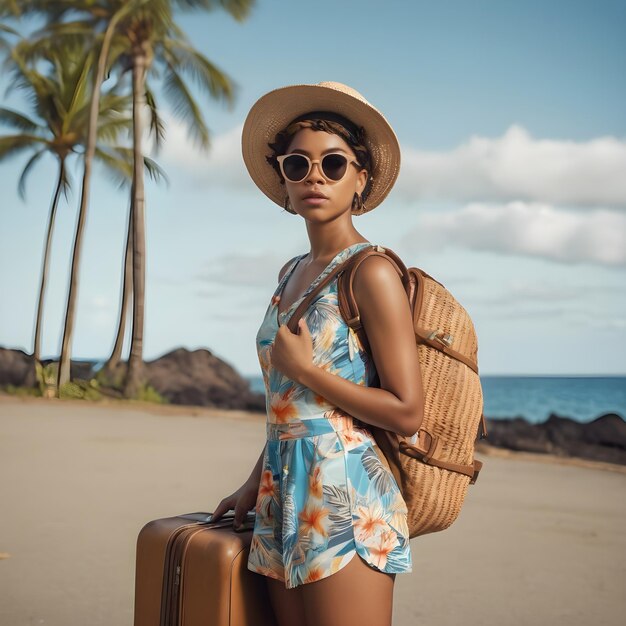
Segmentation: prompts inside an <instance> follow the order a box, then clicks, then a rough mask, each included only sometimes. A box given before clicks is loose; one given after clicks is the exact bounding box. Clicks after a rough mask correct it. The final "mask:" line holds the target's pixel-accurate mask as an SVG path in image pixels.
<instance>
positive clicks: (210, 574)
mask: <svg viewBox="0 0 626 626" xmlns="http://www.w3.org/2000/svg"><path fill="white" fill-rule="evenodd" d="M208 516H209V513H205V512H198V513H185V514H183V515H177V516H175V517H165V518H162V519H157V520H153V521H151V522H148V523H147V524H146V525H145V526H144V527H143V528H142V529H141V531H140V532H139V536H138V538H137V555H136V568H135V621H134V626H252V625H254V626H276V620H275V618H274V613H273V611H272V608H271V605H270V599H269V595H268V593H267V587H266V582H265V580H264V577H263V576H261V575H260V574H257V573H255V572H252V571H250V570H249V569H248V567H247V564H248V554H249V552H250V542H251V541H252V529H253V528H254V519H255V513H254V511H251V512H249V513H248V515H247V516H246V518H245V520H244V524H243V526H242V528H241V530H239V531H235V530H234V529H233V518H234V512H233V511H232V510H231V512H228V513H225V514H224V515H223V516H222V517H221V518H220V519H219V520H218V521H217V522H214V523H209V522H207V521H206V520H207V517H208Z"/></svg>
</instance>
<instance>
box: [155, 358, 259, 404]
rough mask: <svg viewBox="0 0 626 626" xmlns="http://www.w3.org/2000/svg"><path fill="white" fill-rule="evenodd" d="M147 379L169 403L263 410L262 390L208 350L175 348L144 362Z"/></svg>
mask: <svg viewBox="0 0 626 626" xmlns="http://www.w3.org/2000/svg"><path fill="white" fill-rule="evenodd" d="M145 373H146V377H147V380H148V382H149V383H150V384H151V385H152V386H153V387H154V388H155V389H156V390H157V391H158V392H159V393H160V394H161V395H162V396H164V397H166V398H167V399H168V400H169V401H170V402H172V403H173V404H192V405H196V406H198V405H200V406H212V407H220V408H225V409H241V410H245V411H259V412H265V396H264V394H259V393H254V392H252V391H250V384H249V383H248V381H247V380H245V379H244V378H242V377H241V376H240V375H239V374H238V373H237V372H236V371H235V369H233V368H232V367H231V366H230V365H228V364H227V363H225V362H224V361H222V360H221V359H219V358H218V357H216V356H215V355H214V354H212V353H211V352H210V351H209V350H205V349H198V350H193V351H190V350H186V349H185V348H178V349H177V350H173V351H172V352H168V353H167V354H165V355H163V356H162V357H159V358H158V359H155V360H154V361H148V362H146V364H145Z"/></svg>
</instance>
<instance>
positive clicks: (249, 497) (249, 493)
mask: <svg viewBox="0 0 626 626" xmlns="http://www.w3.org/2000/svg"><path fill="white" fill-rule="evenodd" d="M255 483H256V484H255ZM258 492H259V483H258V481H253V480H250V479H248V480H246V482H245V483H244V484H243V485H241V487H239V489H237V491H235V492H234V493H231V494H230V495H229V496H226V497H225V498H224V499H223V500H222V501H221V502H220V503H219V504H218V505H217V508H216V509H215V510H214V511H213V515H212V516H211V521H212V522H216V521H217V520H218V519H219V518H220V517H221V516H222V515H223V514H224V513H226V512H227V511H230V510H231V509H234V511H235V519H234V521H233V528H237V527H238V526H241V524H242V523H243V518H244V517H245V515H246V513H247V512H248V511H250V510H252V509H253V508H254V507H255V505H256V499H257V495H258Z"/></svg>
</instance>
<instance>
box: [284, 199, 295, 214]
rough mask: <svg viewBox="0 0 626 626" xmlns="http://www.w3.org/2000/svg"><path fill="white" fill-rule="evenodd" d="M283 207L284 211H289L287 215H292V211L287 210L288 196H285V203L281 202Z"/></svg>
mask: <svg viewBox="0 0 626 626" xmlns="http://www.w3.org/2000/svg"><path fill="white" fill-rule="evenodd" d="M283 207H284V209H285V211H289V213H293V211H292V210H291V209H290V208H289V196H288V195H287V196H285V202H283Z"/></svg>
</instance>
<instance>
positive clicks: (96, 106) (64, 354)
mask: <svg viewBox="0 0 626 626" xmlns="http://www.w3.org/2000/svg"><path fill="white" fill-rule="evenodd" d="M116 25H117V20H116V19H112V20H111V21H110V22H109V24H108V26H107V29H106V31H105V33H104V37H103V40H102V48H101V49H100V54H99V57H98V69H97V71H96V76H95V78H94V84H93V93H92V95H91V106H90V108H89V121H88V128H87V144H86V146H85V155H84V171H83V183H82V188H81V194H80V208H79V209H78V222H77V224H76V233H75V235H74V247H73V252H72V267H71V269H70V287H69V291H68V295H67V306H66V310H65V327H64V329H63V340H62V341H61V355H60V359H59V371H58V377H57V395H58V393H59V389H60V388H61V386H62V385H64V384H65V383H67V382H69V380H70V359H71V345H72V332H73V330H74V316H75V311H76V299H77V296H78V271H79V268H80V253H81V244H82V240H83V232H84V230H85V219H86V217H87V206H88V203H89V187H90V185H91V170H92V164H93V157H94V154H95V152H96V140H97V131H98V111H99V110H100V89H101V88H102V82H103V81H104V72H105V69H106V63H107V58H108V56H109V48H110V45H111V38H112V37H113V33H114V31H115V26H116Z"/></svg>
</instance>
